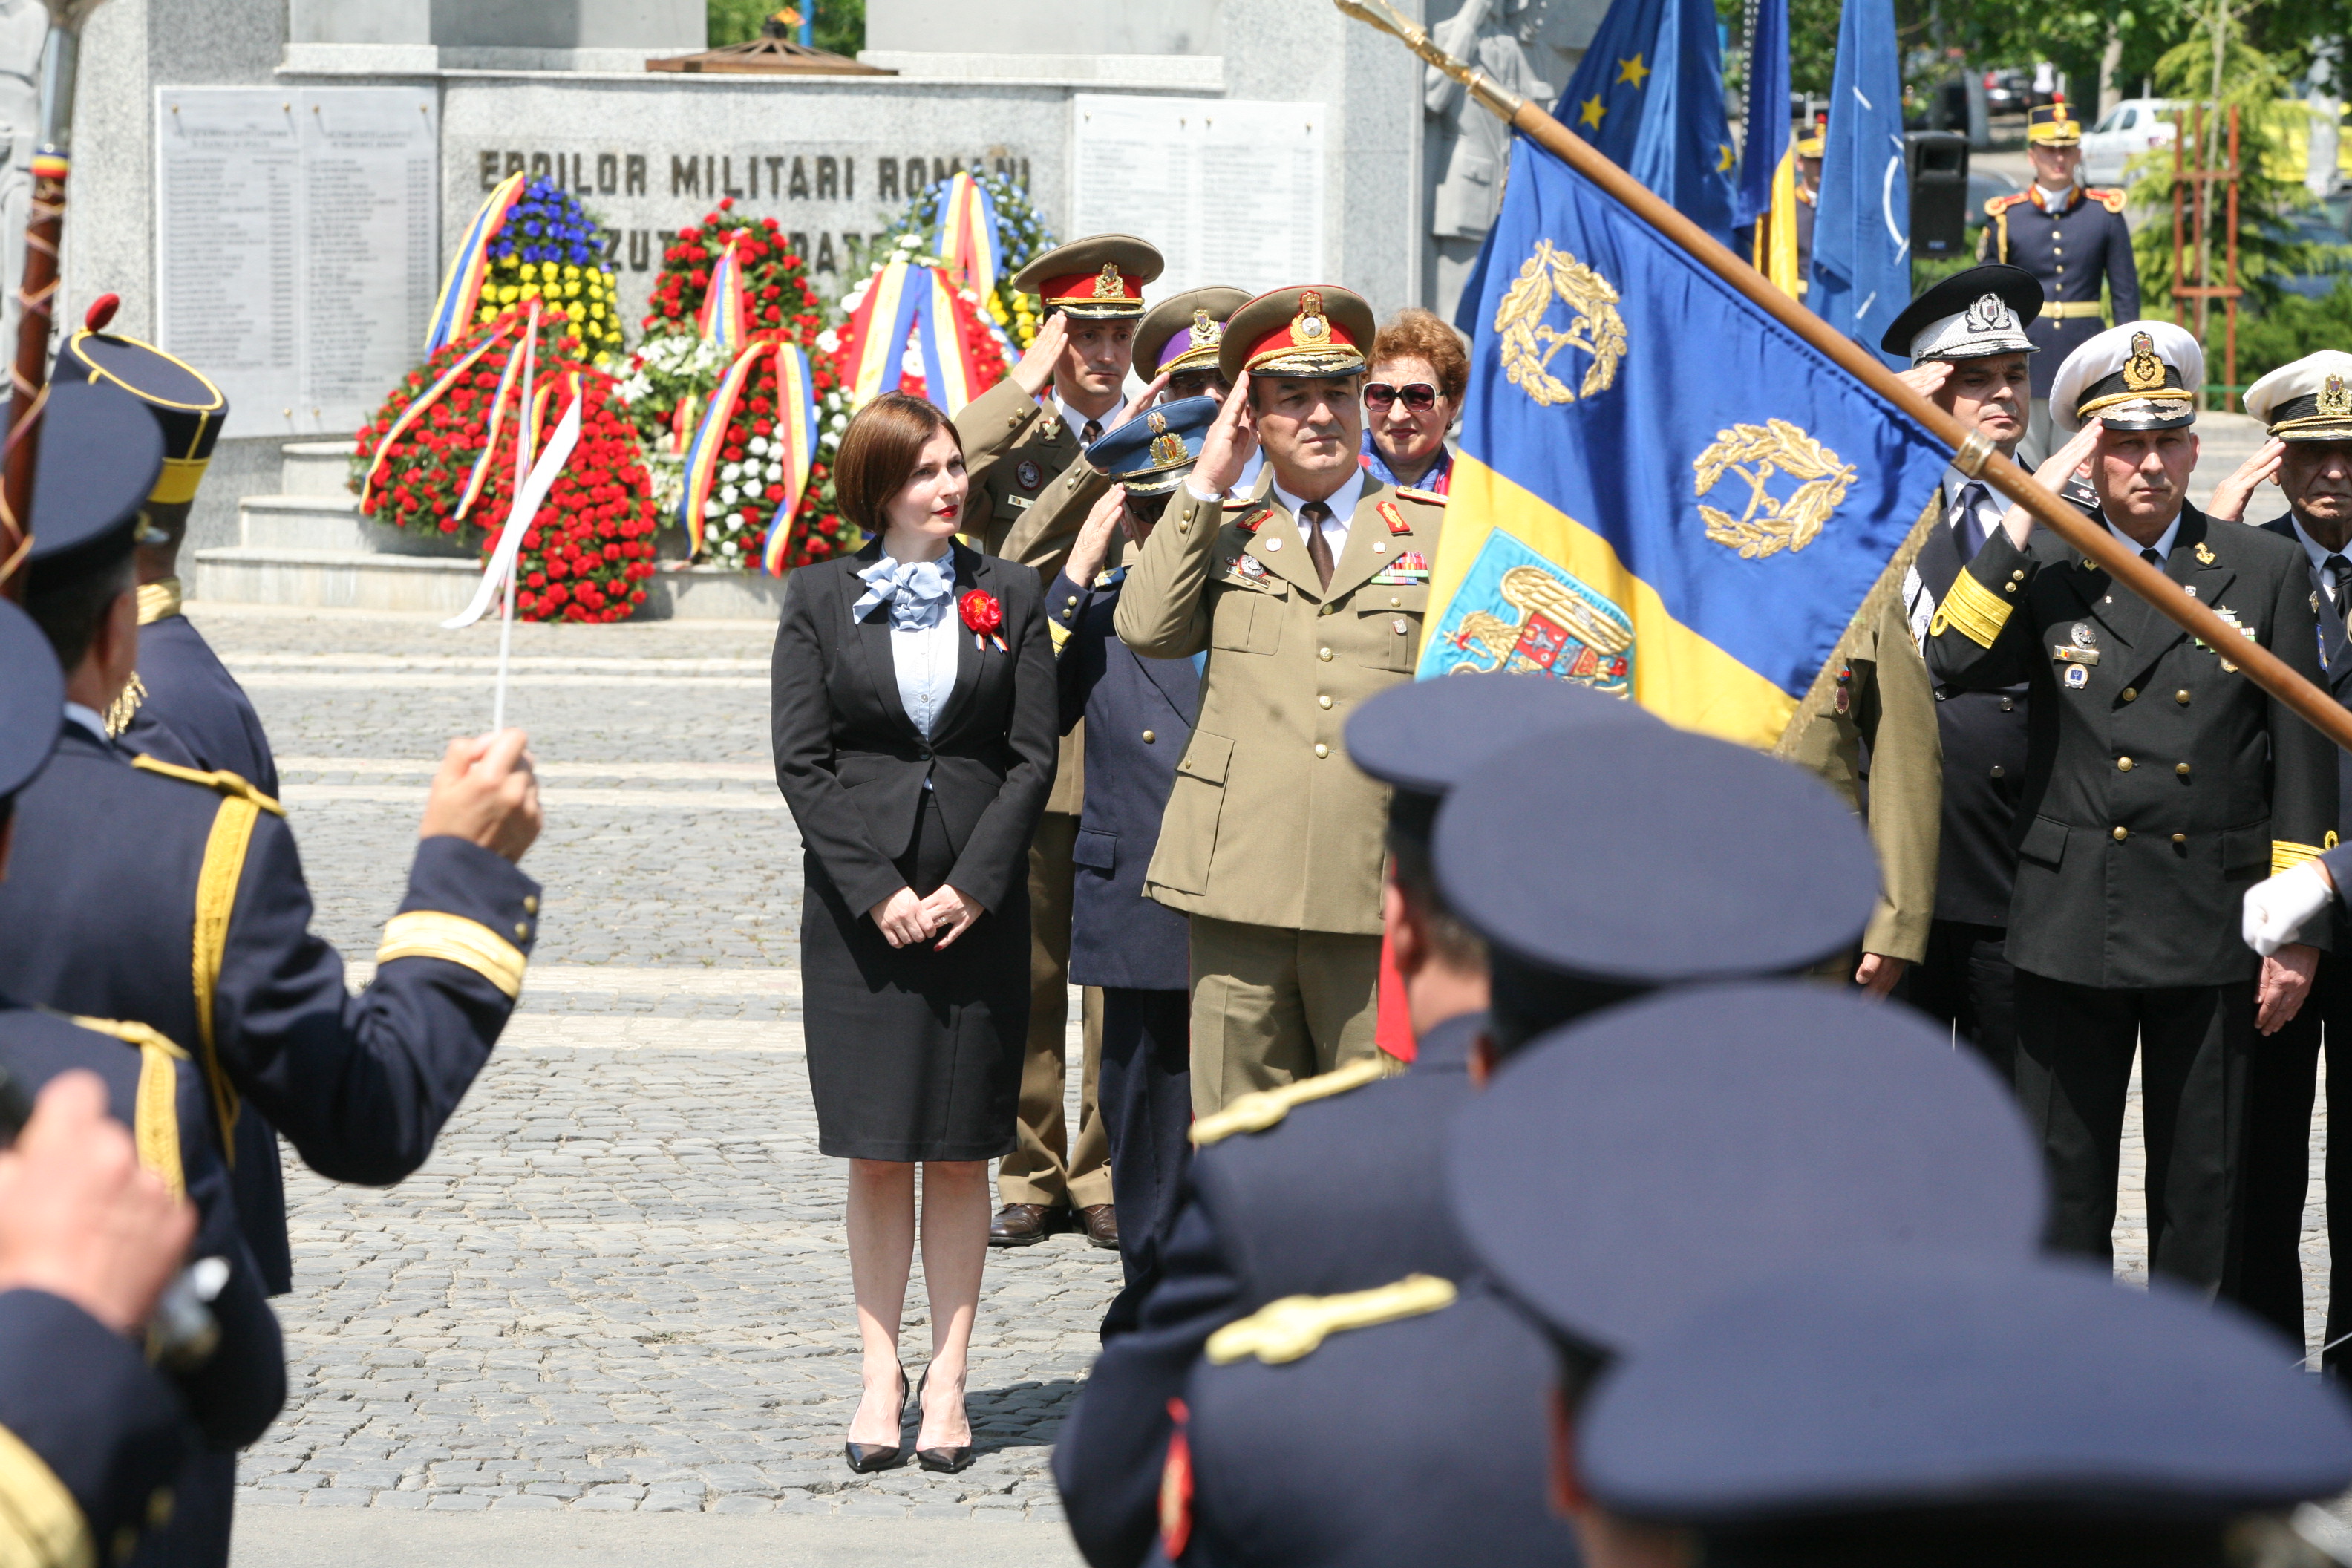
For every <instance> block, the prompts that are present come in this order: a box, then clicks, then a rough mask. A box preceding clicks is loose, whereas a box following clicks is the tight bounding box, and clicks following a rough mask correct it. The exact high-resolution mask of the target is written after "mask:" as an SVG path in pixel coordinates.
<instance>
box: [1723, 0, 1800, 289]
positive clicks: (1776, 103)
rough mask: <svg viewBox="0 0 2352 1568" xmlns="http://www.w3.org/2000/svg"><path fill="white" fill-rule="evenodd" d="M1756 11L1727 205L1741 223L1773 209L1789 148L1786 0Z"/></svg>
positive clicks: (1767, 1) (1769, 1)
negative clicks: (1735, 184) (1732, 194)
mask: <svg viewBox="0 0 2352 1568" xmlns="http://www.w3.org/2000/svg"><path fill="white" fill-rule="evenodd" d="M1755 13H1756V15H1755V19H1754V20H1753V21H1752V22H1750V23H1749V24H1748V110H1747V121H1748V140H1747V144H1746V145H1745V146H1743V147H1741V148H1740V150H1739V191H1738V199H1737V201H1736V202H1735V203H1734V205H1733V210H1732V216H1734V217H1735V218H1737V219H1738V221H1739V222H1741V223H1754V222H1755V221H1756V220H1757V219H1758V218H1759V217H1762V216H1764V215H1765V214H1766V213H1769V212H1770V211H1772V209H1773V201H1774V187H1775V186H1776V185H1778V184H1780V180H1779V178H1778V176H1779V174H1780V164H1781V162H1782V161H1783V160H1784V159H1785V158H1786V157H1787V156H1788V152H1789V0H1757V5H1756V7H1755ZM1794 292H1795V290H1794V289H1790V293H1794Z"/></svg>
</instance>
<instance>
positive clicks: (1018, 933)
mask: <svg viewBox="0 0 2352 1568" xmlns="http://www.w3.org/2000/svg"><path fill="white" fill-rule="evenodd" d="M834 478H835V493H836V494H837V496H838V498H839V500H840V503H841V510H842V511H843V512H844V513H845V514H846V515H847V517H848V518H849V520H850V521H852V522H855V523H856V524H857V525H858V526H859V527H860V528H862V529H864V530H866V532H867V533H869V534H871V535H873V536H874V537H873V539H872V541H871V542H869V543H868V544H867V545H866V548H865V549H863V550H861V551H859V552H857V553H856V555H853V556H848V557H845V558H843V559H839V560H834V561H827V562H824V563H821V564H818V565H814V566H803V567H802V568H801V569H800V570H798V571H796V572H794V573H793V574H792V576H791V578H790V579H789V580H788V581H787V582H786V584H785V585H784V605H783V613H782V623H781V625H780V626H779V627H778V629H777V634H776V657H775V669H774V679H773V690H774V706H773V725H774V737H775V751H776V782H777V784H779V785H780V786H781V787H782V790H783V793H784V799H785V801H786V803H787V804H788V805H790V806H791V807H792V812H793V821H794V822H795V823H797V824H798V825H799V827H800V833H801V843H802V845H803V863H804V867H805V873H804V874H805V878H806V883H807V892H806V895H805V898H804V900H803V908H802V917H801V985H802V998H803V1018H804V1020H805V1028H806V1034H807V1040H808V1067H809V1087H810V1089H811V1090H812V1092H813V1093H814V1097H815V1100H816V1113H817V1146H818V1148H819V1149H820V1150H822V1151H823V1152H824V1153H827V1154H832V1155H836V1156H841V1157H844V1158H846V1159H847V1160H848V1161H849V1215H848V1219H849V1264H850V1278H851V1280H852V1283H853V1285H854V1287H855V1289H856V1296H857V1327H858V1333H859V1337H860V1339H861V1340H862V1341H863V1342H864V1347H865V1394H864V1397H863V1398H862V1399H861V1400H860V1401H859V1403H858V1406H857V1414H856V1417H855V1418H854V1419H853V1420H852V1421H851V1423H850V1427H849V1442H848V1444H847V1449H848V1456H849V1463H850V1467H851V1468H853V1469H856V1470H860V1471H864V1470H872V1469H881V1468H885V1467H887V1466H889V1465H895V1464H897V1463H898V1462H900V1460H901V1458H903V1452H904V1451H903V1450H902V1449H901V1447H899V1414H900V1411H901V1409H902V1408H903V1406H904V1405H905V1403H906V1398H907V1392H906V1388H907V1385H906V1373H905V1372H904V1370H903V1369H902V1368H901V1366H900V1363H899V1361H898V1321H899V1315H900V1312H901V1310H903V1308H904V1306H905V1303H906V1296H907V1277H908V1268H909V1267H910V1265H911V1263H912V1261H913V1255H914V1243H915V1230H916V1216H915V1166H916V1164H917V1163H921V1165H922V1167H923V1207H922V1222H921V1224H922V1238H923V1277H924V1279H925V1280H926V1281H927V1283H928V1284H929V1289H930V1302H931V1360H930V1364H929V1367H928V1368H927V1369H926V1370H925V1372H924V1373H923V1384H922V1394H921V1396H920V1399H921V1405H922V1410H921V1416H922V1425H921V1427H920V1429H919V1432H918V1434H917V1436H916V1440H915V1451H916V1458H918V1459H919V1461H920V1462H921V1463H922V1465H923V1466H924V1468H927V1469H938V1470H956V1469H961V1468H962V1467H963V1466H964V1465H965V1464H967V1463H969V1462H970V1459H971V1423H970V1422H969V1421H968V1420H967V1419H966V1417H965V1415H964V1408H963V1389H964V1371H965V1356H966V1352H967V1350H968V1348H969V1347H970V1344H971V1330H972V1319H973V1316H974V1314H975V1312H976V1310H977V1309H978V1305H979V1300H980V1279H981V1269H982V1264H983V1263H984V1262H985V1261H986V1259H987V1256H988V1217H989V1201H990V1190H989V1184H988V1162H989V1161H990V1160H991V1159H992V1158H995V1157H997V1156H1000V1155H1003V1154H1005V1153H1009V1152H1011V1151H1012V1149H1013V1118H1014V1110H1015V1102H1016V1100H1017V1099H1018V1097H1019V1093H1020V1087H1021V1052H1022V1042H1023V1040H1024V1037H1025V1036H1026V1034H1027V1031H1028V1025H1029V885H1028V864H1029V840H1030V838H1031V837H1033V836H1034V833H1035V831H1036V827H1037V819H1038V817H1039V816H1040V815H1041V814H1042V813H1043V812H1044V811H1045V797H1046V795H1047V793H1048V792H1049V791H1050V790H1051V789H1052V787H1053V783H1054V760H1055V742H1056V741H1057V739H1058V734H1057V729H1058V726H1057V724H1056V716H1055V677H1054V654H1053V647H1052V643H1051V641H1050V639H1049V637H1048V636H1047V633H1046V629H1045V611H1044V607H1043V605H1044V595H1043V594H1042V593H1041V592H1040V591H1039V588H1038V585H1037V575H1036V574H1035V573H1034V572H1032V571H1029V570H1028V569H1026V568H1024V567H1020V566H1016V565H1014V564H1013V563H1010V562H1005V561H999V560H996V559H993V558H992V557H990V556H985V555H982V554H981V553H979V552H977V551H974V550H972V549H971V548H969V547H967V546H966V545H963V544H961V543H960V542H957V541H956V540H955V537H954V536H955V531H956V529H957V526H958V525H959V524H960V523H961V521H963V502H964V497H965V493H966V490H967V489H968V486H967V481H966V479H965V477H964V465H963V448H962V447H961V444H960V443H959V442H958V440H957V438H956V433H955V426H952V425H950V423H948V420H947V416H945V415H943V414H941V413H940V411H939V410H938V409H936V408H934V407H932V406H931V405H929V404H928V403H926V402H924V401H923V400H922V399H920V398H919V397H909V396H907V395H904V394H900V393H891V394H888V395H885V396H882V397H879V398H877V399H876V400H875V401H874V402H872V403H870V404H868V405H866V407H865V408H864V409H862V410H861V411H860V412H859V413H858V414H857V416H856V418H854V419H852V420H851V421H850V424H849V428H848V429H847V430H846V431H845V432H844V433H843V436H842V441H841V449H840V453H839V456H838V457H837V458H836V459H835V464H834Z"/></svg>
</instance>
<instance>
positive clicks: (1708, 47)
mask: <svg viewBox="0 0 2352 1568" xmlns="http://www.w3.org/2000/svg"><path fill="white" fill-rule="evenodd" d="M1652 60H1664V61H1665V62H1666V63H1665V64H1664V65H1663V66H1653V65H1651V64H1650V62H1651V61H1652ZM1653 78H1654V79H1655V81H1654V82H1653ZM1653 87H1654V89H1655V90H1652V89H1653ZM1623 89H1632V90H1631V93H1630V95H1629V94H1628V93H1627V92H1626V91H1625V90H1623ZM1552 112H1553V114H1554V115H1555V116H1556V117H1557V118H1558V119H1559V120H1560V121H1563V122H1567V123H1569V124H1570V126H1571V128H1572V129H1573V130H1575V132H1576V133H1577V134H1578V135H1580V136H1581V137H1583V138H1584V139H1585V140H1586V141H1587V142H1591V143H1592V145H1593V146H1595V147H1597V148H1599V149H1600V150H1601V153H1602V154H1603V155H1605V156H1606V157H1607V158H1608V159H1609V161H1610V162H1611V163H1615V164H1616V165H1617V166H1618V167H1619V168H1621V169H1622V170H1624V171H1625V172H1626V173H1627V174H1631V175H1633V177H1634V178H1635V179H1637V180H1639V181H1641V182H1642V184H1645V185H1647V186H1649V187H1650V189H1651V190H1653V191H1654V192H1656V193H1657V194H1658V195H1660V196H1662V197H1664V199H1665V200H1666V201H1668V202H1670V203H1672V204H1673V205H1675V207H1676V208H1678V209H1679V210H1680V211H1681V212H1682V213H1683V215H1684V216H1686V217H1688V218H1689V219H1691V221H1692V222H1694V223H1696V224H1697V225H1698V226H1700V227H1701V228H1703V229H1705V230H1706V231H1707V232H1708V233H1709V234H1712V235H1714V236H1715V237H1717V239H1720V240H1724V241H1726V242H1728V241H1729V239H1730V238H1731V184H1732V168H1733V164H1732V163H1727V162H1725V160H1724V157H1723V152H1722V149H1723V148H1724V147H1725V146H1726V145H1727V143H1728V142H1730V141H1731V121H1730V119H1729V117H1728V116H1727V114H1726V113H1725V112H1724V103H1723V53H1722V44H1721V38H1720V36H1719V34H1718V32H1717V22H1716V16H1715V5H1714V0H1611V5H1610V6H1609V14H1608V15H1607V16H1603V17H1602V18H1601V26H1600V29H1599V31H1597V32H1596V33H1594V34H1593V37H1592V43H1591V47H1589V48H1587V49H1586V50H1585V51H1584V58H1583V59H1582V60H1581V61H1580V62H1579V63H1578V65H1577V68H1576V75H1575V78H1574V79H1572V80H1570V82H1569V84H1568V90H1567V91H1566V92H1564V93H1562V94H1561V95H1560V100H1559V108H1557V109H1555V110H1553V111H1552Z"/></svg>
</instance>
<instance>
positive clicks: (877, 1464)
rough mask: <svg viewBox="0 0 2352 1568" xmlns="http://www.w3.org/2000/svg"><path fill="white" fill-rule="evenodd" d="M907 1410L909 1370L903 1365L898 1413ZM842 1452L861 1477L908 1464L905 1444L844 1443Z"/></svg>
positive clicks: (901, 1413) (900, 1373)
mask: <svg viewBox="0 0 2352 1568" xmlns="http://www.w3.org/2000/svg"><path fill="white" fill-rule="evenodd" d="M906 1410H907V1368H906V1365H905V1363H900V1364H899V1367H898V1411H899V1414H900V1415H901V1416H903V1415H905V1414H906ZM841 1451H842V1453H843V1454H844V1455H845V1456H846V1457H847V1458H848V1459H849V1468H851V1469H853V1470H855V1471H856V1472H857V1473H858V1474H859V1475H861V1476H870V1475H872V1474H873V1473H874V1472H875V1471H877V1470H892V1469H896V1468H898V1467H899V1466H900V1465H903V1464H905V1463H906V1462H907V1445H905V1444H904V1443H892V1444H890V1445H888V1446H887V1447H885V1446H884V1445H882V1444H880V1443H844V1444H843V1445H842V1446H841Z"/></svg>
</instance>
